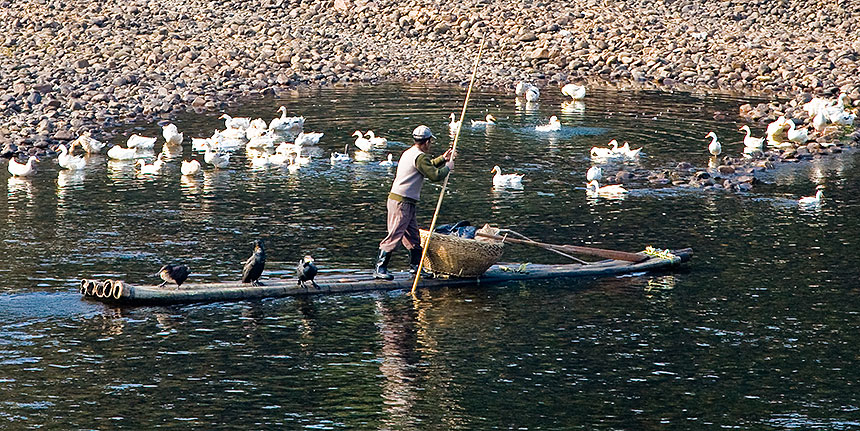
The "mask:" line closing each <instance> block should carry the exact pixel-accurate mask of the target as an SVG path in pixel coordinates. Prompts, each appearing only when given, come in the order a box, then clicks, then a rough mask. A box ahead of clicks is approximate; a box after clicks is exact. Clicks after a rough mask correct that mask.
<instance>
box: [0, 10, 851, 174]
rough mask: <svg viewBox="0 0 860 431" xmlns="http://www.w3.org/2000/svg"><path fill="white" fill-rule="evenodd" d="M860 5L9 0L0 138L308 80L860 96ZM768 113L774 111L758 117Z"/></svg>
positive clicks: (34, 143)
mask: <svg viewBox="0 0 860 431" xmlns="http://www.w3.org/2000/svg"><path fill="white" fill-rule="evenodd" d="M857 22H860V2H841V3H839V4H837V3H836V2H832V1H808V0H783V1H769V0H758V1H748V2H741V1H724V2H707V3H705V2H698V1H693V0H679V1H664V2H652V1H646V0H632V1H622V2H609V1H606V2H604V1H593V0H589V1H584V2H579V3H578V4H572V2H546V1H528V0H523V1H506V0H505V1H502V0H496V1H487V0H471V1H466V2H457V4H455V3H452V2H438V1H437V2H427V1H421V2H418V1H410V2H393V1H387V0H380V1H366V0H335V1H286V0H279V1H274V0H242V1H224V2H205V1H199V0H177V1H173V2H157V1H117V0H104V1H99V2H92V1H66V2H48V1H39V0H15V1H14V2H11V1H3V0H0V113H2V122H0V145H2V146H3V147H4V148H3V154H4V155H5V156H7V157H9V156H11V155H13V154H15V153H31V154H32V153H40V152H43V151H45V150H46V149H47V148H48V147H49V145H50V144H51V143H53V142H56V141H65V140H68V139H73V138H75V137H77V135H78V133H80V132H82V131H84V130H92V131H93V132H94V135H95V136H96V137H99V136H101V137H106V136H105V133H107V132H105V131H106V130H110V129H111V128H112V127H113V126H115V125H117V124H119V123H123V122H127V121H132V120H135V119H147V118H169V117H170V116H171V115H172V113H176V112H179V111H184V110H188V109H202V110H219V109H223V108H224V107H225V106H226V104H227V103H228V102H231V101H236V100H237V98H240V97H243V96H247V95H253V94H274V93H276V92H278V91H282V90H284V89H288V88H290V87H295V86H302V85H331V84H336V85H340V84H343V83H350V82H370V83H372V82H379V81H413V80H423V81H444V82H453V83H461V82H463V81H465V80H467V79H468V76H469V74H470V72H471V71H470V65H471V63H472V60H473V58H474V54H475V52H476V51H477V47H478V44H479V42H480V40H479V38H480V35H482V34H486V35H487V40H488V42H487V50H486V55H485V57H484V60H483V63H482V66H481V68H480V72H479V76H480V77H481V79H480V84H481V85H484V86H502V87H507V88H513V86H514V84H515V83H516V82H517V81H519V80H522V79H527V80H530V81H532V82H535V83H537V84H538V85H539V86H541V87H548V86H557V85H558V84H559V83H564V82H568V81H571V82H582V81H588V82H591V83H592V85H606V86H618V87H622V88H624V87H628V86H637V87H643V86H644V87H667V88H676V87H683V88H689V89H694V90H704V91H730V92H742V93H767V94H773V95H774V98H777V97H781V98H783V100H785V99H788V98H792V97H795V96H796V95H798V94H801V93H807V94H814V95H824V96H834V95H835V94H836V93H838V92H845V93H847V94H848V95H849V96H850V98H851V100H853V101H857V100H860V71H859V70H860V69H858V65H860V32H858V31H856V29H855V28H854V27H856V23H857ZM764 115H765V116H766V115H768V114H767V113H764Z"/></svg>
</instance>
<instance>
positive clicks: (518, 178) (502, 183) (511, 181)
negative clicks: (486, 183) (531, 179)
mask: <svg viewBox="0 0 860 431" xmlns="http://www.w3.org/2000/svg"><path fill="white" fill-rule="evenodd" d="M490 173H491V174H493V173H494V174H496V175H494V176H493V187H499V188H503V187H510V188H522V186H523V175H522V174H502V169H501V168H499V166H498V165H496V166H493V170H492V171H490Z"/></svg>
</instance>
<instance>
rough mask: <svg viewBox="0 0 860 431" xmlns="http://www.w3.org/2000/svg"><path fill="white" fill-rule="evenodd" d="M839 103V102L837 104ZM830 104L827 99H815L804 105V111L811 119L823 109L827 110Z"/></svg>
mask: <svg viewBox="0 0 860 431" xmlns="http://www.w3.org/2000/svg"><path fill="white" fill-rule="evenodd" d="M837 103H838V102H837ZM829 104H830V102H829V101H828V100H827V99H822V98H820V97H816V98H813V99H812V100H810V101H809V102H806V103H804V104H803V110H804V111H806V114H807V115H809V116H810V117H813V116H815V114H817V113H818V112H820V111H821V110H822V109H824V108H826V107H827V105H829Z"/></svg>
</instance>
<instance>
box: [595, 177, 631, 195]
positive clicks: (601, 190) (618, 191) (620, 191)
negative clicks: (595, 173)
mask: <svg viewBox="0 0 860 431" xmlns="http://www.w3.org/2000/svg"><path fill="white" fill-rule="evenodd" d="M585 192H586V193H587V194H588V196H590V197H610V198H611V197H620V196H622V195H624V194H626V193H627V189H625V188H624V187H621V186H620V185H618V184H611V185H608V186H603V187H600V183H598V182H597V180H592V181H589V182H588V185H587V186H586V187H585Z"/></svg>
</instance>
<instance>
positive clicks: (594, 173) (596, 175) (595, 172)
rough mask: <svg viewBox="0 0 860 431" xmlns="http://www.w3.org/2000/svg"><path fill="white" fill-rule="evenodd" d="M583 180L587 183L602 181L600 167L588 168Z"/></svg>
mask: <svg viewBox="0 0 860 431" xmlns="http://www.w3.org/2000/svg"><path fill="white" fill-rule="evenodd" d="M585 179H586V180H588V181H595V180H601V179H603V169H601V168H600V166H592V167H590V168H588V172H586V173H585Z"/></svg>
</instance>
